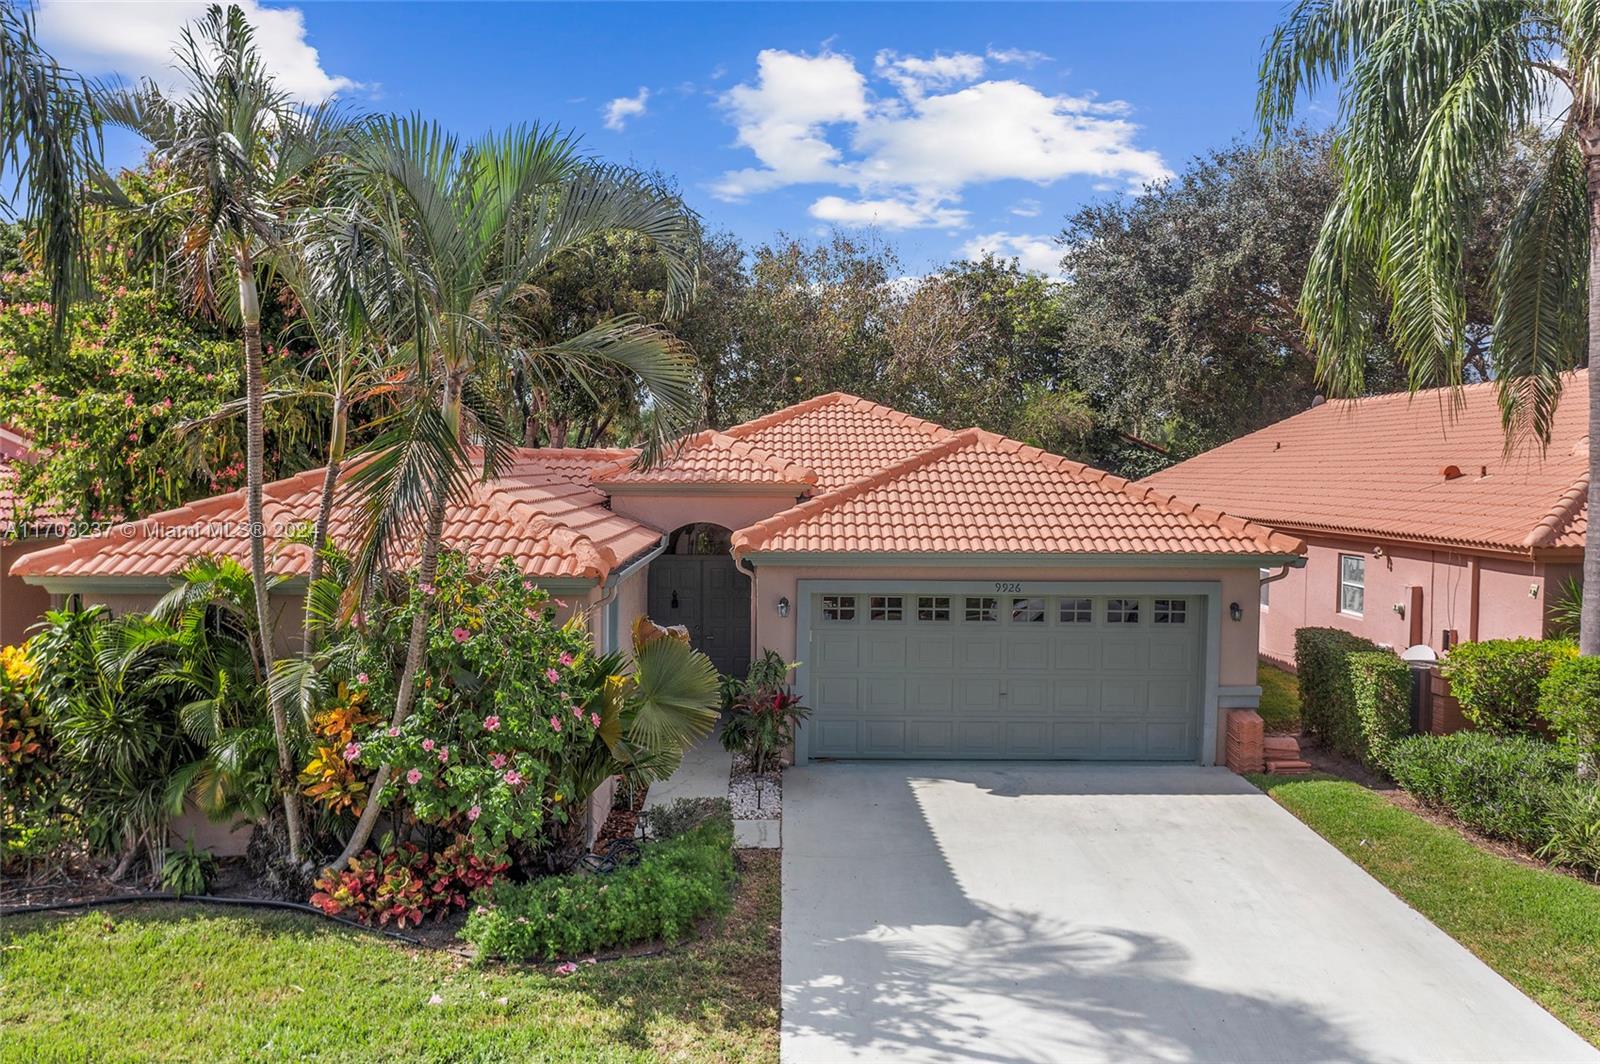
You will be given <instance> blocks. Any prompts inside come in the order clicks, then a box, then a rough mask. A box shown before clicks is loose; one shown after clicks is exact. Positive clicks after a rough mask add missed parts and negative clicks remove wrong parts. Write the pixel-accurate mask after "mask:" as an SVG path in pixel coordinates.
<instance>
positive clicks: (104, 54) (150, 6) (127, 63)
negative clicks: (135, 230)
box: [38, 0, 364, 103]
mask: <svg viewBox="0 0 1600 1064" xmlns="http://www.w3.org/2000/svg"><path fill="white" fill-rule="evenodd" d="M234 2H236V3H238V4H239V6H240V7H242V8H243V9H244V14H245V18H246V19H247V20H248V21H249V23H250V25H251V26H253V27H255V31H256V47H257V48H258V49H259V50H260V52H261V57H262V59H263V60H264V61H265V62H266V65H267V69H269V70H270V71H272V73H273V75H274V76H275V77H276V78H277V80H278V84H279V85H280V86H282V88H283V89H284V91H286V92H288V93H289V94H290V95H291V96H293V97H294V98H295V99H296V100H299V101H301V102H304V103H321V102H322V101H324V100H327V99H328V98H330V97H332V96H335V95H337V94H339V93H346V92H350V91H352V90H354V89H359V88H363V87H364V86H362V85H361V84H360V83H359V82H355V81H352V80H350V79H349V78H346V77H340V76H337V75H334V74H330V73H328V72H327V71H326V70H325V69H323V66H322V58H321V56H319V55H318V54H317V50H316V49H315V48H313V47H312V46H311V44H310V42H309V41H307V40H306V22H305V16H304V14H303V13H302V12H301V11H300V9H299V8H295V7H262V6H261V4H260V3H258V2H257V0H234ZM209 6H211V5H210V0H162V2H158V3H114V2H108V0H41V3H40V5H39V9H38V20H39V23H38V24H39V35H40V37H41V39H42V40H43V41H44V43H45V45H46V46H47V47H49V48H50V49H51V51H52V52H53V53H54V54H55V56H56V58H57V59H59V60H61V61H62V62H63V63H64V64H65V65H67V66H69V67H71V68H73V69H74V70H77V71H79V72H81V73H85V74H90V75H108V74H117V75H121V76H122V77H124V78H128V79H130V80H136V79H138V78H145V77H148V78H150V79H151V80H153V81H155V82H156V83H157V84H160V85H163V86H168V87H173V86H176V85H177V84H179V82H178V79H177V76H176V75H175V74H174V72H173V69H172V59H173V49H174V48H175V47H176V45H177V43H178V36H179V33H180V31H181V30H182V28H183V27H184V26H185V25H188V24H189V23H192V22H194V21H195V20H197V19H199V18H202V17H204V15H205V13H206V8H208V7H209Z"/></svg>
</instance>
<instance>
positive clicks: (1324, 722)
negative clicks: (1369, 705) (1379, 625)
mask: <svg viewBox="0 0 1600 1064" xmlns="http://www.w3.org/2000/svg"><path fill="white" fill-rule="evenodd" d="M1382 653H1386V652H1385V651H1383V650H1382V649H1381V648H1380V647H1379V646H1378V645H1377V644H1376V643H1374V642H1372V641H1371V640H1370V639H1363V638H1361V637H1360V636H1358V635H1352V634H1350V633H1349V632H1346V631H1344V630H1343V629H1341V628H1301V629H1299V630H1298V631H1296V632H1295V634H1294V655H1295V671H1296V673H1297V674H1298V676H1299V678H1300V719H1301V721H1302V722H1303V723H1304V725H1305V729H1306V731H1308V732H1310V733H1311V734H1312V735H1314V736H1316V737H1317V738H1318V739H1320V740H1322V742H1323V743H1324V744H1325V745H1327V746H1328V747H1329V748H1330V749H1332V750H1334V751H1335V752H1337V753H1340V754H1343V755H1345V756H1346V757H1358V758H1361V759H1362V760H1368V759H1369V757H1370V755H1369V753H1368V751H1367V740H1366V735H1365V732H1364V731H1363V729H1362V725H1361V715H1360V713H1358V712H1357V710H1356V692H1355V677H1354V674H1353V673H1352V671H1351V667H1350V658H1351V657H1352V656H1354V655H1357V654H1382Z"/></svg>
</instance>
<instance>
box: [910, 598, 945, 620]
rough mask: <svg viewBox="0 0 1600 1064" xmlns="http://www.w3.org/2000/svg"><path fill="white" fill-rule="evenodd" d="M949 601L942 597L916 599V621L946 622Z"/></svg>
mask: <svg viewBox="0 0 1600 1064" xmlns="http://www.w3.org/2000/svg"><path fill="white" fill-rule="evenodd" d="M949 619H950V600H949V599H948V598H945V597H944V596H943V595H933V596H930V595H924V596H922V597H921V598H919V599H917V620H919V621H948V620H949Z"/></svg>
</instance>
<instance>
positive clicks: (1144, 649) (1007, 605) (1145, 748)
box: [806, 585, 1206, 761]
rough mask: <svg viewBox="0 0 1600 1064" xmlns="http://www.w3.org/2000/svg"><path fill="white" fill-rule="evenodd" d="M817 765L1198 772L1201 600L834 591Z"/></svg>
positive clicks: (818, 601)
mask: <svg viewBox="0 0 1600 1064" xmlns="http://www.w3.org/2000/svg"><path fill="white" fill-rule="evenodd" d="M809 613H810V617H811V622H810V624H811V640H810V658H811V660H810V661H809V662H808V663H807V676H808V679H807V684H806V686H807V697H808V700H809V703H810V705H811V707H812V717H811V720H810V722H809V723H808V725H807V738H808V744H807V745H808V748H809V749H808V753H809V756H811V757H861V758H894V757H927V758H941V757H953V758H1040V759H1043V758H1052V759H1056V758H1059V759H1089V760H1119V761H1122V760H1127V761H1132V760H1139V761H1193V760H1196V759H1197V757H1198V755H1199V739H1200V721H1201V713H1202V702H1203V698H1202V691H1201V684H1202V676H1203V674H1204V669H1203V668H1202V666H1201V657H1202V648H1203V647H1204V646H1205V639H1204V629H1205V624H1206V616H1205V599H1204V598H1203V597H1201V596H1195V595H1190V596H1184V595H1169V594H1149V593H1145V592H1141V591H1138V590H1129V591H1127V592H1126V593H1116V592H1113V593H1111V594H1094V595H1089V594H1084V595H1078V594H1071V593H1063V594H1048V595H1038V594H1007V593H1000V592H996V593H979V594H969V593H965V592H961V593H952V592H950V591H945V590H940V589H939V588H938V587H937V586H935V585H930V586H929V587H928V588H927V589H926V590H923V589H920V588H919V589H917V590H915V591H912V592H905V593H900V592H896V593H877V592H870V593H862V592H838V593H830V592H822V593H817V594H813V595H812V596H811V601H810V610H809Z"/></svg>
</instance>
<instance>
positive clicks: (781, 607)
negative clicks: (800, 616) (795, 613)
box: [778, 596, 789, 617]
mask: <svg viewBox="0 0 1600 1064" xmlns="http://www.w3.org/2000/svg"><path fill="white" fill-rule="evenodd" d="M778 616H779V617H787V616H789V599H788V597H787V596H785V597H783V598H780V599H779V600H778Z"/></svg>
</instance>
